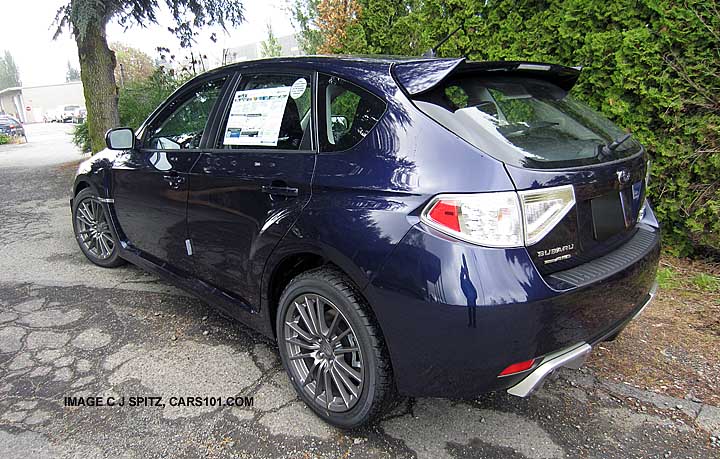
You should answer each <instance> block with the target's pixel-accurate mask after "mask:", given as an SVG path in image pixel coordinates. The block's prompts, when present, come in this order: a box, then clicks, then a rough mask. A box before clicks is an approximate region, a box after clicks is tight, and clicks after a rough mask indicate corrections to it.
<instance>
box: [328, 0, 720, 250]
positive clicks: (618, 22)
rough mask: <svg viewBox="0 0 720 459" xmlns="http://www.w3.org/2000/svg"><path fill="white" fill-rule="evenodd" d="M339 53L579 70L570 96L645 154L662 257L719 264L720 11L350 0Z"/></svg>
mask: <svg viewBox="0 0 720 459" xmlns="http://www.w3.org/2000/svg"><path fill="white" fill-rule="evenodd" d="M354 1H357V2H358V3H359V4H360V6H361V9H360V11H361V13H360V18H359V20H358V21H357V23H355V24H353V25H352V33H350V32H348V33H347V34H346V40H345V42H344V44H343V46H342V47H340V48H338V49H336V50H334V51H337V52H355V53H358V52H368V53H381V54H394V53H404V54H421V53H422V52H423V51H424V50H426V49H428V48H429V47H430V46H432V45H434V44H435V43H437V42H438V41H440V39H441V38H443V37H444V36H445V35H447V34H448V33H449V32H450V31H452V30H454V29H455V28H456V27H458V26H462V28H461V30H460V32H458V33H457V34H456V35H454V36H453V37H452V38H451V39H450V40H448V41H447V43H445V45H443V47H441V48H440V50H439V51H438V54H439V55H441V56H447V57H450V56H468V57H469V58H470V59H472V60H535V61H549V62H555V63H560V64H565V65H571V66H575V65H582V66H583V67H584V69H583V72H582V75H581V78H580V80H579V82H578V84H577V85H576V87H575V88H574V89H573V95H574V96H576V97H577V98H579V99H582V100H584V101H585V102H587V103H589V104H590V105H591V106H593V107H594V108H596V109H598V110H601V111H602V112H603V113H604V114H605V115H606V116H608V117H609V118H611V119H613V120H614V121H615V122H616V123H617V124H618V125H620V126H621V127H623V128H625V129H628V130H630V131H631V132H633V133H634V135H635V136H636V137H637V138H638V139H639V140H640V141H641V142H643V143H644V144H645V146H646V147H647V149H648V151H649V152H650V154H651V156H652V157H653V169H652V175H653V179H652V180H651V183H650V187H649V191H650V197H651V201H653V203H654V207H655V210H656V214H657V216H658V218H659V219H660V221H661V223H662V224H663V233H664V236H665V240H666V248H669V249H670V251H671V252H673V253H674V254H677V255H686V254H690V253H698V252H705V251H710V252H712V253H713V254H714V255H717V254H720V91H718V88H719V85H718V82H720V71H719V70H718V69H719V68H720V8H718V6H717V2H716V1H715V0H688V1H686V2H674V1H671V0H617V1H613V2H607V1H600V0H560V1H542V0H541V1H537V0H521V1H517V0H500V1H493V0H490V1H485V2H477V1H472V0H425V1H423V2H420V3H418V2H416V1H415V0H402V1H396V2H390V1H389V0H354Z"/></svg>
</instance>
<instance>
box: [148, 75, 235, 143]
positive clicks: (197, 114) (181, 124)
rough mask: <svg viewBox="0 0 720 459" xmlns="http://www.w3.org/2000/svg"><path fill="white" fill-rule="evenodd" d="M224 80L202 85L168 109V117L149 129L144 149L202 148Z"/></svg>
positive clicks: (157, 121)
mask: <svg viewBox="0 0 720 459" xmlns="http://www.w3.org/2000/svg"><path fill="white" fill-rule="evenodd" d="M224 83H225V78H222V79H218V80H213V81H210V82H207V83H204V84H202V85H201V86H199V87H197V88H196V89H195V90H193V91H191V92H190V93H186V94H185V95H184V96H181V97H180V98H179V99H177V100H176V101H173V102H172V103H171V104H170V106H169V107H168V109H167V111H169V114H168V115H167V116H162V115H161V116H160V118H159V119H158V120H156V121H154V122H153V123H152V125H150V126H149V128H148V131H147V135H146V136H145V142H143V147H144V148H148V149H152V150H187V149H195V148H199V147H200V140H201V139H202V136H203V132H205V125H206V124H207V121H208V118H209V117H210V113H211V112H212V109H213V106H214V105H215V102H217V100H218V97H220V91H221V90H222V86H223V84H224Z"/></svg>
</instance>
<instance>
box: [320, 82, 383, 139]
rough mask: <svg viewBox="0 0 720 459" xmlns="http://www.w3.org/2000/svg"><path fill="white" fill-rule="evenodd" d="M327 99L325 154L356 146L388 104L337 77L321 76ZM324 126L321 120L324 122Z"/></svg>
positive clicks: (325, 102) (321, 84)
mask: <svg viewBox="0 0 720 459" xmlns="http://www.w3.org/2000/svg"><path fill="white" fill-rule="evenodd" d="M320 91H321V94H323V96H324V116H323V118H324V120H323V121H324V124H325V134H324V135H322V136H321V139H320V147H321V150H322V151H342V150H347V149H348V148H352V147H354V146H355V145H357V144H358V143H359V142H360V141H361V140H362V139H363V138H365V136H366V135H368V133H369V132H370V130H372V128H373V127H375V125H376V124H377V122H378V120H380V117H382V115H383V113H385V108H386V105H385V102H383V101H382V100H381V99H380V98H378V97H377V96H375V95H374V94H371V93H370V92H368V91H366V90H364V89H362V88H360V87H359V86H356V85H354V84H352V83H350V82H348V81H345V80H343V79H341V78H338V77H332V76H327V75H321V76H320ZM321 123H322V121H321Z"/></svg>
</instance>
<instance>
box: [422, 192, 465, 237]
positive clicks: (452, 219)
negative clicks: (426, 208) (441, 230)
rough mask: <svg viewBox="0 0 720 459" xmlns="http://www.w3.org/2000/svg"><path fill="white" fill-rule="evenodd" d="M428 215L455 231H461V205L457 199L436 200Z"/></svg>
mask: <svg viewBox="0 0 720 459" xmlns="http://www.w3.org/2000/svg"><path fill="white" fill-rule="evenodd" d="M428 217H430V218H431V219H433V220H434V221H435V222H436V223H439V224H441V225H443V226H445V227H447V228H449V229H451V230H453V231H457V232H460V207H459V206H458V204H457V202H456V201H449V200H448V201H446V200H440V201H438V202H436V203H435V205H434V206H433V208H432V209H430V212H428Z"/></svg>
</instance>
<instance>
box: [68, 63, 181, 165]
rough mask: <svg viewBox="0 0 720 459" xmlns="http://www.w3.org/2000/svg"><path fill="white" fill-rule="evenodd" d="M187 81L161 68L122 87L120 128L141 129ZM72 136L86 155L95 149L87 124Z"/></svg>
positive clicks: (76, 128) (77, 128) (119, 110)
mask: <svg viewBox="0 0 720 459" xmlns="http://www.w3.org/2000/svg"><path fill="white" fill-rule="evenodd" d="M183 81H184V79H180V78H177V77H175V76H174V73H170V72H168V71H166V70H165V69H164V68H158V69H156V70H155V73H153V75H152V76H150V77H149V78H147V79H143V80H138V81H131V82H129V83H128V84H127V85H125V86H124V87H123V88H120V97H119V100H118V112H119V115H120V125H121V126H125V127H131V128H133V129H137V128H138V127H140V124H142V122H143V121H145V119H146V118H147V117H148V116H149V115H150V113H152V112H153V110H155V109H156V108H157V107H158V106H159V105H160V104H161V103H162V102H164V101H165V99H167V97H168V96H169V95H170V94H172V92H173V91H175V89H177V88H178V87H179V86H180V85H181V84H182V83H183ZM72 136H73V143H74V144H75V145H76V146H77V147H78V148H79V149H80V150H82V152H83V153H87V152H89V151H90V150H91V148H90V132H89V131H88V127H87V121H84V122H82V123H80V124H78V125H76V126H75V128H74V129H73V133H72Z"/></svg>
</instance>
